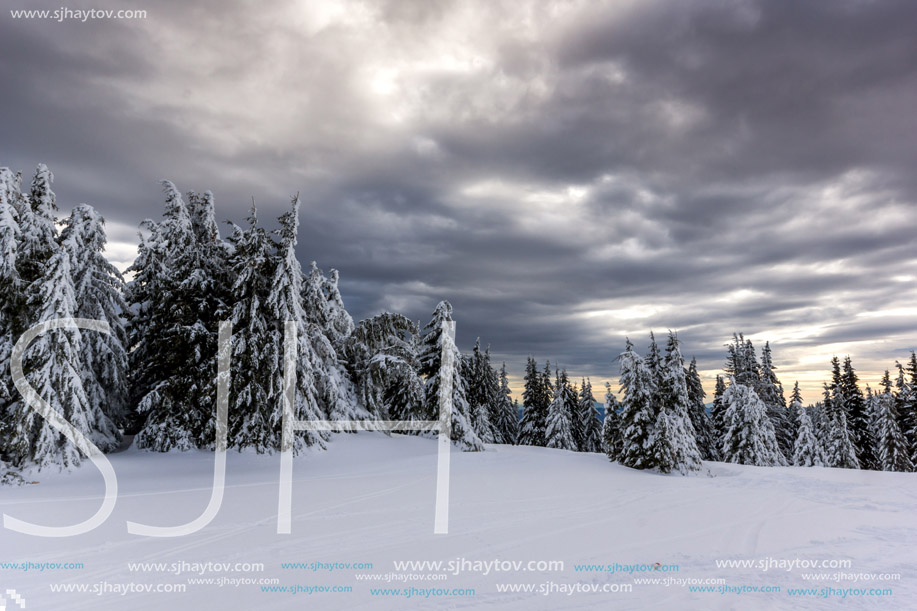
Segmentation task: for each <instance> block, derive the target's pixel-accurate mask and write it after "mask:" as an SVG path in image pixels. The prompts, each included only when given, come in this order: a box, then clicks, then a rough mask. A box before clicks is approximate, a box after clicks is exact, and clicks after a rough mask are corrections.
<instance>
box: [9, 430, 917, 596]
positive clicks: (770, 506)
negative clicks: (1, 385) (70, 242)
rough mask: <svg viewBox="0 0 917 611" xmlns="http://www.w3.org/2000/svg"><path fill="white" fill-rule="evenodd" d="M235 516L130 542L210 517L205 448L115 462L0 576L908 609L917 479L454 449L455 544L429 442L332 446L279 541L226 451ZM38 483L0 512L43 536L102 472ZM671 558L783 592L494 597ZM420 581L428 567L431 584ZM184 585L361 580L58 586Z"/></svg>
mask: <svg viewBox="0 0 917 611" xmlns="http://www.w3.org/2000/svg"><path fill="white" fill-rule="evenodd" d="M228 459H229V460H228V468H227V485H226V491H225V495H224V501H223V506H222V508H221V510H220V513H219V514H218V515H217V517H216V519H215V520H214V521H213V523H212V524H210V525H209V526H208V527H206V528H204V529H203V530H202V531H200V532H198V533H195V534H194V535H190V536H187V537H182V538H176V539H153V538H145V537H138V536H134V535H129V534H128V533H127V529H126V526H125V521H127V520H131V521H135V522H140V523H148V524H154V525H177V524H181V523H184V522H187V521H190V520H192V519H194V518H195V517H197V515H199V513H200V512H201V511H203V509H204V507H205V506H206V505H207V502H208V499H209V497H210V485H209V484H210V481H211V480H212V469H213V454H212V453H209V452H188V453H180V452H176V453H169V454H154V453H146V452H140V451H137V450H135V449H128V450H127V451H124V452H121V453H118V454H114V455H111V456H110V460H111V461H112V464H113V465H114V467H115V470H116V472H117V474H118V478H119V485H120V494H119V498H118V503H117V506H116V508H115V511H114V514H113V515H112V516H111V518H109V520H108V522H106V523H105V524H104V525H103V526H102V527H100V528H99V529H97V530H95V531H93V532H92V533H89V534H86V535H83V536H79V537H74V538H68V539H40V538H35V537H28V536H25V535H20V534H18V533H13V532H11V531H7V530H3V531H0V562H26V561H31V562H34V563H38V562H82V563H84V565H85V567H84V569H82V570H57V571H45V572H40V571H37V570H31V571H27V572H24V571H13V570H0V588H3V589H6V588H12V589H15V590H16V591H17V592H19V593H20V594H23V595H24V596H25V597H26V599H27V600H28V604H29V609H35V610H39V611H41V610H43V609H65V608H66V609H74V610H80V609H92V610H101V611H104V610H109V609H111V610H115V609H117V610H119V611H122V610H129V609H151V608H168V609H176V610H179V609H211V608H224V609H241V608H269V609H302V608H320V609H367V610H369V609H414V608H418V609H468V608H472V607H484V608H501V609H504V608H505V609H526V610H529V609H536V610H540V609H595V608H614V609H743V610H744V609H833V608H837V607H838V606H840V605H843V607H844V608H848V609H880V608H881V609H890V608H891V609H906V608H914V607H915V605H917V587H915V585H914V579H915V578H917V566H915V565H917V562H915V560H917V552H914V550H915V549H917V547H915V545H917V524H915V520H914V516H915V515H917V479H915V476H914V475H913V474H897V473H873V472H855V471H845V470H835V469H821V468H812V469H800V468H789V467H787V468H758V467H746V466H739V465H731V464H725V463H705V468H704V471H702V472H701V473H699V474H694V475H691V476H689V477H681V476H679V475H669V476H663V475H659V474H655V473H646V472H637V471H633V470H630V469H626V468H623V467H621V466H619V465H617V464H612V463H609V462H608V461H607V459H606V458H605V457H604V456H601V455H597V454H577V453H574V452H566V451H560V450H549V449H544V448H529V447H505V446H491V447H489V450H488V451H487V452H483V453H467V454H463V453H460V452H453V454H452V471H451V486H450V488H451V489H450V495H451V506H450V525H449V527H450V528H449V534H448V535H444V536H435V535H433V532H432V531H433V505H434V491H435V475H436V441H435V440H432V439H424V438H419V437H412V436H401V435H396V436H394V437H386V436H384V435H382V434H378V433H360V434H358V435H337V436H335V437H334V438H333V440H332V443H331V444H330V446H329V449H328V451H326V452H315V453H307V454H306V455H305V456H302V457H299V458H297V459H296V461H295V466H294V470H293V533H292V534H291V535H278V534H276V520H277V496H278V483H277V480H278V476H279V468H280V466H279V465H280V457H279V455H277V454H274V455H264V456H258V455H254V454H241V455H240V454H238V453H233V452H230V454H229V456H228ZM29 479H36V480H40V482H41V483H40V484H39V485H37V486H25V487H21V488H3V489H0V495H2V496H0V510H2V511H3V512H4V513H8V514H10V515H12V516H15V517H19V518H21V519H26V520H29V521H34V522H37V523H41V524H55V525H60V524H65V523H68V522H76V521H80V520H83V519H85V518H86V517H88V516H89V515H91V514H92V513H94V511H95V510H96V508H97V507H98V502H99V497H100V495H101V492H102V482H101V477H100V476H99V474H98V472H97V471H96V470H95V468H94V467H93V466H92V465H91V464H90V463H88V462H87V463H85V465H84V466H83V467H81V468H80V469H78V470H76V471H74V472H72V473H56V472H41V473H37V474H31V475H30V476H29ZM457 558H465V559H468V560H471V561H475V560H484V561H489V560H494V559H501V560H522V561H529V560H563V561H564V562H565V569H564V570H563V571H560V572H544V573H541V572H521V573H512V572H491V573H490V574H489V575H486V576H482V575H475V574H468V573H466V574H462V575H458V576H453V575H450V576H449V578H448V579H447V580H446V581H423V582H417V581H414V582H391V583H386V582H384V581H363V580H356V579H355V577H354V573H355V572H354V571H353V570H338V571H333V572H328V571H319V572H313V571H309V570H282V569H281V568H280V563H282V562H313V561H319V562H372V563H373V564H374V567H373V569H372V570H367V571H360V572H365V573H372V574H387V573H391V572H393V571H394V570H395V569H394V564H393V561H394V560H418V561H423V560H432V561H436V560H443V561H449V560H454V559H457ZM763 558H773V559H778V560H792V559H796V558H802V559H815V560H826V559H849V560H850V561H851V562H852V566H850V567H849V568H843V569H828V568H824V569H822V568H814V569H802V568H795V569H794V570H792V571H786V570H785V569H770V570H768V571H766V572H763V571H761V570H760V569H757V568H717V567H716V561H717V560H749V559H763ZM181 561H184V562H191V563H194V562H198V563H206V562H230V563H235V562H250V563H256V562H260V563H264V564H265V567H266V568H265V571H264V573H233V572H230V573H212V574H206V575H193V574H183V575H180V576H176V575H170V574H168V573H155V572H146V573H144V572H134V573H132V572H130V571H129V569H128V566H127V563H128V562H144V563H145V562H151V563H155V562H165V563H171V562H181ZM653 562H661V563H663V564H677V565H678V566H679V570H678V572H673V573H666V574H664V575H661V576H663V577H665V576H669V577H675V578H680V579H685V578H701V579H703V578H723V579H725V580H726V583H727V585H729V586H743V585H747V586H762V585H770V586H780V587H781V589H782V591H781V592H779V593H741V594H735V593H727V594H720V593H692V592H689V590H688V588H687V587H683V586H677V585H671V586H665V585H647V584H634V585H633V591H632V592H629V593H617V594H613V593H576V594H573V595H566V594H563V593H555V594H552V595H550V596H544V595H541V594H537V593H498V592H497V590H496V585H497V584H502V583H506V584H512V583H515V584H526V583H528V584H543V583H546V582H553V583H555V584H575V583H582V584H598V585H600V586H601V585H602V584H632V583H633V578H634V577H636V578H643V577H658V576H660V574H658V573H656V574H654V573H634V574H633V575H629V574H627V573H621V572H617V573H614V574H611V573H607V572H576V571H575V570H574V568H573V567H574V564H612V563H620V564H643V563H653ZM838 571H840V572H845V573H900V574H901V579H900V581H884V582H883V581H870V582H851V581H841V582H828V581H824V582H820V581H807V580H805V579H803V578H802V577H801V573H835V572H838ZM422 572H426V571H422ZM188 577H192V578H193V577H205V578H206V577H217V578H218V577H226V578H261V577H268V578H278V579H279V580H280V584H279V585H287V586H292V585H302V586H334V585H344V586H352V587H353V592H350V593H330V592H328V593H314V594H311V595H310V594H307V593H298V594H296V595H291V594H289V593H263V592H261V589H260V586H259V585H243V586H239V587H234V586H230V585H226V586H223V587H218V586H216V585H189V586H188V591H187V592H186V593H184V594H146V595H141V594H135V593H131V594H127V595H125V596H119V595H117V594H108V595H104V596H96V595H93V594H90V593H71V594H62V593H53V592H51V591H50V588H49V585H48V584H50V583H75V584H98V583H100V582H108V583H110V584H113V583H129V582H136V583H152V584H159V583H179V584H182V583H187V579H188ZM412 586H413V587H416V588H421V589H423V588H434V587H435V588H464V587H468V588H474V589H475V591H476V595H475V596H474V597H431V598H417V597H414V598H411V599H405V598H402V597H384V596H371V595H370V592H369V590H370V588H399V587H400V588H409V587H412ZM825 586H830V587H833V588H836V589H843V588H869V587H891V588H892V589H893V591H894V594H893V596H891V597H848V598H846V599H844V600H841V599H840V598H828V599H826V598H818V597H791V596H789V595H788V594H787V592H786V591H787V589H788V588H822V587H825Z"/></svg>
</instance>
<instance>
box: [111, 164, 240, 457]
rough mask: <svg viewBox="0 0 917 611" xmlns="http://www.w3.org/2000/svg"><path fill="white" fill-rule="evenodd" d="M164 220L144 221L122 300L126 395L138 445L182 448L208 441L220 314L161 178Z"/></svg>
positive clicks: (174, 194) (188, 228)
mask: <svg viewBox="0 0 917 611" xmlns="http://www.w3.org/2000/svg"><path fill="white" fill-rule="evenodd" d="M162 184H163V192H164V194H165V198H166V204H165V210H164V212H163V217H164V218H163V220H162V221H160V222H153V221H150V220H147V221H144V226H145V227H146V229H147V230H148V231H149V234H150V235H149V237H147V238H144V239H142V240H141V243H140V247H139V249H138V256H137V259H136V260H135V261H134V263H133V265H132V266H131V267H130V268H128V269H129V271H132V272H134V273H135V276H134V279H133V280H132V281H131V282H130V283H129V284H128V288H127V301H128V303H129V304H130V305H131V308H130V309H129V310H128V317H129V318H128V322H129V326H128V329H129V338H130V344H131V346H132V347H133V349H132V350H131V352H130V354H129V357H128V358H129V363H130V375H129V377H130V380H131V394H132V396H133V397H134V398H135V401H136V404H137V411H138V413H139V414H140V416H141V417H142V419H143V421H142V424H141V426H140V431H139V432H138V433H137V436H136V437H135V440H134V441H135V443H136V444H137V447H139V448H145V449H150V450H153V451H160V452H164V451H168V450H171V449H179V450H189V449H192V448H203V447H211V446H212V445H213V443H214V430H215V429H214V418H213V414H214V410H215V407H216V373H217V372H216V358H217V354H216V333H217V327H218V324H219V320H220V319H221V317H222V316H223V315H224V314H226V312H225V310H224V307H225V306H224V304H223V302H222V299H221V293H222V289H220V288H219V283H218V281H217V280H216V279H214V277H213V275H212V273H210V271H208V270H210V269H211V262H210V261H208V260H207V257H206V255H207V252H208V251H207V250H206V249H202V248H201V246H200V244H199V243H198V239H197V236H196V235H195V232H194V226H193V223H192V220H191V216H190V215H189V213H188V208H187V206H186V205H185V203H184V200H183V199H182V196H181V194H180V193H179V191H178V189H176V188H175V185H174V184H172V183H171V182H169V181H163V183H162Z"/></svg>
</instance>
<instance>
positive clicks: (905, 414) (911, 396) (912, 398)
mask: <svg viewBox="0 0 917 611" xmlns="http://www.w3.org/2000/svg"><path fill="white" fill-rule="evenodd" d="M898 370H899V382H898V384H897V386H898V394H897V396H896V399H895V407H896V408H897V409H898V416H899V418H900V421H899V422H900V427H901V430H902V432H904V434H905V436H906V438H907V442H908V446H910V452H911V462H912V463H914V465H917V354H915V353H914V352H911V358H910V360H908V364H907V366H906V367H902V366H901V365H900V364H899V365H898ZM905 374H907V375H906V376H905Z"/></svg>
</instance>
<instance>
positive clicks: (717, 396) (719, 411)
mask: <svg viewBox="0 0 917 611" xmlns="http://www.w3.org/2000/svg"><path fill="white" fill-rule="evenodd" d="M725 392H726V382H725V381H724V380H723V376H721V375H718V376H716V384H715V386H714V390H713V406H712V407H711V408H710V421H711V424H712V425H713V426H712V428H713V435H714V438H715V439H716V447H717V451H719V448H722V447H723V435H724V434H725V432H726V424H725V422H724V421H723V415H724V414H725V413H726V405H724V404H723V394H724V393H725Z"/></svg>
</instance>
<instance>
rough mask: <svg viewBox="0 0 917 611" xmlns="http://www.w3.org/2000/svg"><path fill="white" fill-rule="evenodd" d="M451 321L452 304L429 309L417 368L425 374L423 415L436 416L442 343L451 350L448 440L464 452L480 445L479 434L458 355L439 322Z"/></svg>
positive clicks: (437, 415)
mask: <svg viewBox="0 0 917 611" xmlns="http://www.w3.org/2000/svg"><path fill="white" fill-rule="evenodd" d="M447 321H452V305H451V304H450V303H449V302H448V301H441V302H439V304H438V305H437V306H436V309H435V310H434V311H433V318H432V319H431V320H430V322H429V323H427V325H426V326H425V327H424V329H423V333H422V335H421V340H420V348H419V351H418V360H419V362H420V368H419V372H420V374H421V375H422V376H424V377H425V378H426V384H425V386H424V394H425V402H424V406H425V415H426V419H429V420H437V419H439V387H440V381H441V376H442V375H443V371H442V369H443V358H442V353H443V347H445V348H446V349H447V350H450V351H452V354H453V362H454V364H455V366H454V367H453V371H452V441H453V443H454V444H455V445H456V446H458V447H459V448H461V449H462V450H464V451H466V452H478V451H481V450H483V449H484V444H483V443H482V442H481V439H480V437H478V436H477V434H476V433H475V432H474V428H473V427H472V424H471V417H470V414H469V407H468V402H467V400H466V398H465V397H466V395H465V380H464V378H463V377H462V371H461V369H462V368H461V363H462V355H461V353H460V352H459V350H458V348H456V347H455V342H454V341H452V339H451V338H450V337H449V336H448V334H446V333H444V332H443V323H444V322H447Z"/></svg>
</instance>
